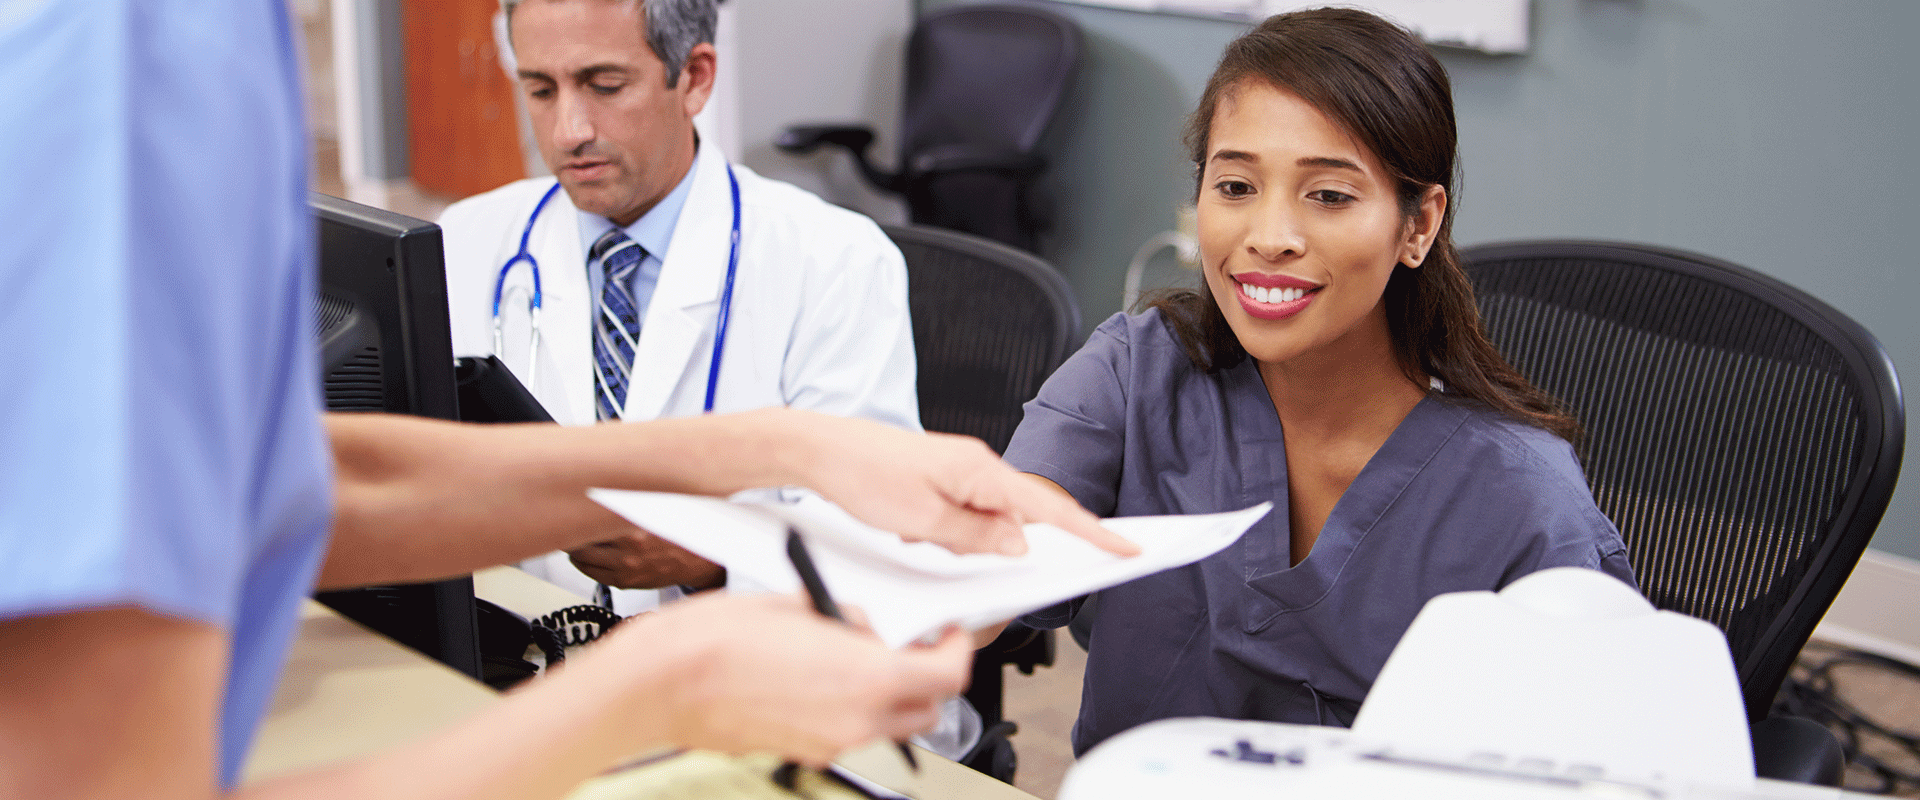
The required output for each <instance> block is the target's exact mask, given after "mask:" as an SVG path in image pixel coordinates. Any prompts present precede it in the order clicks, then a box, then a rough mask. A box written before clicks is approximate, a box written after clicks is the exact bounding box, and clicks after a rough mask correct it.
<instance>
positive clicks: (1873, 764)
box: [1774, 649, 1920, 794]
mask: <svg viewBox="0 0 1920 800" xmlns="http://www.w3.org/2000/svg"><path fill="white" fill-rule="evenodd" d="M1801 667H1802V668H1804V669H1805V674H1798V673H1799V670H1796V671H1795V672H1796V674H1795V675H1792V676H1789V677H1788V678H1787V681H1786V683H1785V685H1783V686H1782V687H1781V689H1780V695H1779V697H1778V698H1776V699H1775V701H1774V712H1775V713H1786V714H1792V715H1794V716H1800V717H1805V718H1807V719H1811V720H1813V721H1815V722H1818V723H1820V724H1822V725H1825V726H1827V728H1828V729H1829V730H1832V731H1833V732H1834V735H1836V736H1838V737H1839V739H1840V744H1841V746H1842V747H1844V748H1845V749H1846V755H1847V764H1848V765H1849V772H1850V774H1852V775H1856V776H1857V775H1859V774H1860V773H1862V772H1864V773H1867V774H1869V775H1871V776H1872V778H1873V779H1874V780H1878V781H1879V785H1877V786H1848V787H1847V788H1848V789H1849V790H1850V791H1861V792H1868V793H1873V794H1895V793H1899V792H1906V793H1914V792H1920V771H1916V770H1914V769H1909V768H1904V767H1902V766H1897V765H1895V764H1892V763H1888V760H1887V759H1886V758H1884V757H1882V756H1877V755H1875V754H1874V753H1873V752H1869V748H1868V747H1867V746H1866V745H1868V744H1869V743H1874V744H1877V745H1880V746H1878V747H1874V748H1871V749H1873V750H1878V751H1879V752H1881V753H1886V752H1887V751H1888V750H1898V751H1904V754H1905V756H1906V757H1907V758H1910V759H1912V760H1913V761H1914V763H1920V731H1914V730H1910V729H1902V728H1901V727H1898V726H1896V725H1895V724H1890V723H1888V722H1886V721H1883V720H1876V719H1874V718H1873V716H1872V715H1871V714H1869V713H1867V712H1866V711H1863V710H1861V709H1859V708H1856V707H1854V705H1853V704H1851V703H1849V702H1847V700H1846V698H1845V697H1844V696H1843V694H1844V693H1843V692H1842V691H1840V690H1839V689H1838V683H1839V680H1838V675H1836V673H1845V674H1848V676H1849V680H1850V681H1851V680H1858V678H1857V677H1855V675H1856V673H1854V671H1855V670H1865V671H1869V672H1879V673H1884V674H1885V675H1888V676H1892V677H1893V678H1894V679H1896V680H1902V681H1907V682H1911V683H1913V684H1914V685H1915V686H1916V690H1915V691H1916V693H1920V667H1916V666H1914V665H1912V664H1909V663H1907V662H1905V661H1900V660H1898V659H1894V658H1888V657H1886V656H1883V655H1880V654H1878V653H1870V652H1867V651H1864V650H1854V649H1840V650H1835V651H1832V652H1831V653H1830V654H1829V653H1826V652H1824V651H1821V652H1819V653H1817V654H1816V653H1802V654H1801ZM1906 724H1909V725H1910V724H1912V722H1911V721H1908V722H1907V723H1906Z"/></svg>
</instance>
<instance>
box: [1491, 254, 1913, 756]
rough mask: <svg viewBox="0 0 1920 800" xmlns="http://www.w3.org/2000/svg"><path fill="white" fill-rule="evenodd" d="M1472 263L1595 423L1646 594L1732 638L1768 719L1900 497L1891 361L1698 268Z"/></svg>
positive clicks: (1746, 284)
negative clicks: (1798, 658)
mask: <svg viewBox="0 0 1920 800" xmlns="http://www.w3.org/2000/svg"><path fill="white" fill-rule="evenodd" d="M1461 257H1462V261H1463V263H1464V265H1465V266H1466V268H1467V272H1468V274H1469V275H1470V276H1471V278H1472V280H1473V283H1474V285H1475V289H1476V291H1477V292H1478V298H1479V305H1480V310H1481V313H1482V315H1483V317H1484V320H1485V323H1486V326H1487V332H1488V335H1489V336H1490V337H1491V338H1492V339H1493V341H1494V344H1495V345H1496V346H1498V347H1499V349H1500V351H1501V352H1502V353H1503V354H1505V355H1506V357H1507V358H1508V360H1509V361H1511V362H1512V363H1513V365H1514V366H1515V367H1516V368H1518V369H1519V370H1520V372H1521V373H1522V374H1524V375H1526V376H1527V377H1528V378H1529V379H1530V380H1532V381H1533V382H1534V383H1535V384H1536V385H1538V386H1539V387H1540V388H1542V389H1544V390H1545V391H1547V392H1548V393H1550V394H1552V395H1554V396H1555V397H1558V398H1560V400H1561V401H1562V402H1564V403H1565V404H1566V405H1567V407H1568V409H1569V410H1570V411H1571V412H1572V413H1573V414H1574V415H1575V416H1576V417H1577V418H1578V419H1579V420H1580V421H1581V423H1582V424H1583V425H1585V427H1586V432H1587V436H1586V440H1585V441H1584V442H1583V443H1582V447H1581V451H1582V456H1583V459H1584V463H1585V466H1586V471H1587V479H1588V482H1589V483H1590V484H1591V485H1592V487H1593V491H1594V499H1595V500H1596V501H1597V502H1598V504H1599V506H1600V509H1601V510H1602V511H1604V512H1605V513H1606V514H1607V516H1608V517H1610V518H1611V519H1612V520H1613V521H1614V523H1615V524H1616V525H1618V526H1619V528H1620V532H1621V534H1622V535H1623V536H1624V537H1625V539H1626V543H1627V548H1628V552H1629V554H1630V556H1631V558H1632V561H1633V566H1634V570H1635V572H1636V574H1637V575H1638V577H1639V580H1640V584H1641V589H1642V590H1643V591H1644V592H1645V593H1646V595H1647V597H1648V599H1649V600H1651V601H1652V602H1653V604H1654V605H1656V606H1658V607H1660V608H1663V609H1668V610H1672V611H1678V612H1681V613H1684V614H1688V615H1691V616H1695V617H1699V618H1701V619H1704V620H1707V621H1709V622H1712V623H1713V624H1715V625H1717V626H1719V627H1720V629H1721V630H1722V631H1724V632H1725V633H1726V635H1727V643H1728V646H1729V647H1730V648H1731V650H1732V652H1733V657H1734V661H1735V665H1736V667H1737V668H1738V672H1739V676H1740V681H1741V688H1742V690H1743V692H1744V694H1745V696H1746V703H1747V711H1748V714H1749V716H1750V717H1751V718H1752V719H1753V720H1755V721H1757V720H1759V719H1762V718H1765V717H1766V715H1767V711H1768V709H1769V708H1770V706H1771V704H1772V700H1773V695H1774V693H1775V692H1776V691H1777V690H1778V688H1779V686H1780V683H1781V680H1782V679H1783V678H1784V677H1785V676H1786V673H1787V670H1788V669H1789V667H1791V665H1792V662H1793V659H1794V657H1795V655H1796V654H1797V653H1798V652H1799V650H1800V647H1801V646H1802V645H1804V644H1805V643H1806V640H1807V638H1808V637H1809V636H1810V635H1811V634H1812V631H1813V627H1814V625H1815V624H1816V623H1818V622H1819V620H1820V617H1821V616H1822V615H1823V614H1825V613H1826V610H1827V607H1828V605H1830V604H1831V603H1832V601H1833V597H1834V595H1836V594H1837V593H1838V592H1839V590H1840V587H1841V585H1842V584H1843V583H1844V582H1845V580H1846V577H1847V575H1848V574H1849V573H1850V572H1852V570H1853V567H1854V564H1855V563H1856V562H1857V561H1858V560H1859V557H1860V553H1861V551H1862V550H1863V549H1864V548H1865V547H1866V545H1867V541H1868V539H1870V538H1871V537H1872V535H1873V531H1874V528H1875V527H1876V526H1877V525H1878V523H1879V520H1880V516H1881V514H1882V513H1883V512H1884V511H1885V509H1886V505H1887V501H1888V499H1889V498H1890V496H1891V495H1892V492H1893V485H1894V480H1895V478H1896V477H1897V475H1898V472H1899V465H1900V456H1901V450H1902V447H1903V446H1904V441H1905V422H1904V420H1905V411H1904V407H1903V406H1902V403H1901V398H1900V390H1899V385H1898V383H1897V380H1896V378H1895V376H1894V372H1893V367H1892V363H1891V361H1890V360H1889V359H1888V358H1887V355H1886V352H1885V351H1884V350H1883V349H1882V348H1881V346H1880V344H1879V342H1878V341H1876V340H1875V339H1874V338H1873V336H1872V335H1871V334H1869V333H1867V331H1866V330H1865V329H1864V328H1861V327H1860V326H1859V325H1858V324H1856V323H1855V322H1853V321H1852V320H1851V319H1848V318H1847V317H1846V316H1844V315H1842V314H1841V313H1840V312H1838V311H1836V310H1834V309H1833V308H1831V307H1829V306H1827V305H1826V304H1824V303H1821V302H1820V301H1818V300H1815V299H1814V298H1812V297H1811V296H1809V295H1807V294H1805V293H1804V292H1801V291H1800V290H1798V289H1795V288H1793V287H1791V286H1788V285H1786V284H1784V283H1781V282H1779V281H1777V280H1774V279H1772V278H1768V277H1766V276H1764V275H1761V274H1759V273H1757V272H1754V271H1752V270H1749V269H1746V268H1744V267H1739V266H1736V265H1733V264H1729V263H1726V262H1722V261H1717V260H1714V259H1710V258H1705V257H1702V256H1698V255H1694V254H1690V253H1683V252H1678V251H1672V250H1664V249H1658V248H1652V247H1645V246H1638V245H1626V244H1614V243H1604V242H1518V243H1511V244H1500V245H1488V246H1482V247H1475V248H1470V249H1467V250H1464V251H1462V253H1461Z"/></svg>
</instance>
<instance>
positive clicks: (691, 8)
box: [500, 0, 720, 89]
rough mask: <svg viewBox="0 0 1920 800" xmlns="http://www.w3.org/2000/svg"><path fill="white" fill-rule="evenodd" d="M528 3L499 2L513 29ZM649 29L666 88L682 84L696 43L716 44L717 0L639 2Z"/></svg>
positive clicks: (509, 27) (650, 43)
mask: <svg viewBox="0 0 1920 800" xmlns="http://www.w3.org/2000/svg"><path fill="white" fill-rule="evenodd" d="M522 2H525V0H500V10H501V11H502V12H504V13H505V14H506V15H507V21H508V28H507V29H508V30H509V31H511V30H512V21H513V10H514V9H515V8H516V7H518V6H519V5H520V4H521V3H522ZM638 2H639V3H640V11H641V16H642V17H644V18H645V20H646V21H645V25H646V28H647V46H648V47H651V48H653V54H654V55H655V56H657V57H659V59H660V63H662V64H665V65H666V67H667V88H669V89H671V88H673V87H674V86H675V85H676V84H678V83H679V82H680V70H681V69H683V68H685V67H686V66H687V53H689V52H691V51H692V50H693V46H694V45H697V44H713V31H714V28H715V27H717V26H718V25H719V18H720V11H719V8H718V6H719V1H718V0H638Z"/></svg>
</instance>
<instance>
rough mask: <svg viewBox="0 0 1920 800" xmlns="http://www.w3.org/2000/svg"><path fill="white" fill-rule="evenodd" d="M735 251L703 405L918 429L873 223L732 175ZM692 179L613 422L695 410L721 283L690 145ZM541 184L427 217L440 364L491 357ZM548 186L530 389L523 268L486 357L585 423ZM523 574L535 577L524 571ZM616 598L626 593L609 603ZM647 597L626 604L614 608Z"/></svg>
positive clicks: (573, 279) (569, 578)
mask: <svg viewBox="0 0 1920 800" xmlns="http://www.w3.org/2000/svg"><path fill="white" fill-rule="evenodd" d="M733 171H734V174H735V175H736V176H737V178H738V180H739V182H740V202H741V221H740V229H741V242H740V261H739V269H738V274H737V276H736V278H735V282H734V294H733V305H732V312H731V321H730V322H729V323H728V331H727V336H726V343H725V347H726V350H725V353H724V355H723V356H722V358H721V367H720V385H719V389H718V392H717V393H716V397H715V403H714V411H715V412H716V413H725V412H730V411H744V410H748V409H754V408H764V407H767V406H791V407H794V408H804V409H810V410H814V411H820V412H823V413H828V414H834V415H838V416H847V417H864V418H868V419H873V420H878V421H880V422H885V423H889V424H892V425H896V426H899V427H902V428H907V429H911V430H919V405H918V401H917V399H916V395H915V393H914V378H915V375H914V355H913V328H912V324H911V322H910V320H909V318H908V316H907V273H906V265H905V263H904V261H903V260H902V258H901V256H900V251H899V249H898V248H896V247H894V245H893V242H892V241H891V240H889V239H888V238H887V237H886V234H884V233H883V232H881V230H880V228H879V226H877V225H875V224H874V223H873V221H872V220H870V219H868V218H866V217H864V216H861V215H859V214H856V213H854V212H851V211H847V210H845V209H842V208H838V207H835V206H832V205H830V204H828V203H826V202H825V201H823V200H821V199H820V198H818V197H816V196H814V195H812V194H809V193H807V192H805V191H803V190H801V189H799V188H797V187H794V186H792V185H790V184H786V183H781V182H779V181H773V180H768V179H766V178H762V177H760V176H759V175H756V174H754V173H753V171H752V170H749V169H747V168H745V167H741V166H737V165H736V166H735V167H734V169H733ZM693 176H694V177H693V185H692V186H691V188H690V191H689V193H688V195H687V200H686V206H685V207H684V209H683V210H682V211H681V213H680V218H679V221H678V222H677V223H676V224H675V226H674V229H673V238H672V240H671V243H670V244H669V245H668V248H667V253H666V255H665V257H664V258H663V259H662V260H663V266H662V268H661V271H660V281H659V284H658V286H657V287H656V288H655V290H654V293H653V297H652V299H651V300H650V301H649V302H648V304H647V313H646V318H645V320H644V321H643V323H642V327H641V331H640V341H639V345H638V348H637V349H636V350H635V353H634V374H633V380H632V382H631V384H630V386H629V388H628V394H627V401H626V409H625V413H624V414H623V415H622V417H621V418H622V419H624V420H628V421H638V420H650V419H658V418H663V417H676V416H690V415H697V414H700V413H701V411H702V406H703V403H704V400H705V394H706V390H707V374H708V369H709V366H710V364H711V358H712V354H713V339H714V330H715V327H716V325H715V320H716V319H717V317H718V314H719V307H720V298H721V294H722V289H723V288H724V283H725V279H726V271H727V256H728V241H729V238H730V233H731V230H732V223H733V205H732V200H731V197H730V194H731V191H730V189H729V186H728V181H727V170H726V161H725V158H724V157H723V156H722V155H721V154H720V153H719V151H718V150H716V149H715V148H713V147H711V146H710V145H707V144H704V143H703V144H701V145H700V147H699V150H698V152H697V153H696V155H695V158H694V164H693ZM553 184H554V179H553V178H535V179H528V180H522V181H517V182H514V183H511V184H508V185H506V186H503V187H501V188H499V189H495V190H493V191H490V192H487V193H485V194H480V195H476V196H474V197H470V198H467V199H465V200H462V201H460V202H458V203H455V204H453V205H452V206H450V207H448V208H447V210H446V212H445V213H444V214H443V215H442V216H441V217H440V221H439V222H440V226H441V229H442V236H443V244H444V248H445V252H446V265H447V302H448V305H449V307H450V317H451V322H452V326H453V347H454V354H455V355H460V356H468V355H472V356H484V355H488V354H492V353H493V314H492V300H493V290H494V283H495V280H496V278H497V276H498V275H499V273H500V267H501V266H502V265H503V264H505V263H506V262H507V259H509V258H511V257H512V256H513V255H514V254H515V253H516V252H517V251H518V249H519V242H520V237H521V234H522V232H523V231H524V230H525V229H526V224H527V218H528V215H530V214H531V213H532V212H533V207H534V205H535V203H537V202H538V201H539V199H540V196H541V195H542V194H544V193H545V192H546V191H547V189H548V188H550V187H552V186H553ZM580 213H583V212H580V211H578V210H577V209H575V208H574V207H573V204H572V203H571V202H569V201H568V199H567V194H566V192H565V191H564V190H563V191H561V192H559V193H558V194H556V195H555V196H554V198H553V200H552V201H550V202H549V203H548V204H547V207H546V208H545V209H544V210H543V211H542V212H541V214H540V217H539V220H538V221H537V222H536V223H535V224H534V227H533V233H532V236H531V238H530V239H529V244H528V250H529V252H531V253H532V255H533V256H534V258H535V259H537V260H538V261H539V264H540V268H541V269H540V280H541V288H542V289H543V291H544V297H543V304H542V310H541V316H540V344H539V352H538V353H534V354H532V355H531V358H533V359H537V360H538V368H537V371H536V372H535V373H534V377H535V379H534V380H533V381H531V382H529V381H527V376H528V374H529V373H528V367H529V357H530V356H529V353H528V352H527V349H528V346H529V343H530V328H529V326H528V320H527V303H526V295H525V294H515V292H517V291H518V292H524V290H525V289H526V288H528V287H529V286H530V285H531V282H532V275H531V270H529V269H527V268H526V266H525V264H524V262H522V263H520V264H516V265H515V266H514V269H513V270H512V272H511V273H510V274H509V275H508V279H507V283H506V286H507V291H508V294H509V297H508V299H507V300H505V301H503V302H502V304H501V314H502V317H503V322H504V332H503V336H502V344H503V349H504V350H505V352H504V353H499V354H498V355H499V356H500V357H501V360H502V361H504V362H505V363H506V364H507V366H508V367H509V368H511V369H512V370H513V371H514V373H515V375H517V376H519V377H520V379H521V380H522V382H526V383H528V388H529V389H530V390H531V391H532V392H533V395H534V397H536V398H537V399H539V401H540V403H541V404H542V405H544V406H546V408H547V411H548V412H549V413H551V414H552V415H553V417H554V419H555V420H557V421H559V422H560V423H562V424H570V425H585V424H591V423H593V422H594V400H593V391H594V389H593V346H592V339H591V336H592V330H593V327H592V326H593V309H594V298H592V297H590V296H589V294H590V290H589V288H588V282H587V270H586V256H585V253H584V252H583V251H582V246H581V241H580V228H579V220H578V217H577V215H578V214H580ZM556 555H557V556H558V557H557V558H552V557H550V558H548V559H546V560H545V561H546V564H547V569H546V570H545V571H546V572H547V575H546V576H545V577H547V578H548V579H549V580H552V581H554V582H556V583H559V584H561V585H563V586H567V587H568V588H571V589H574V590H575V591H582V590H583V589H584V590H588V591H590V589H591V586H592V582H591V581H589V580H587V579H586V577H585V576H584V575H581V574H580V573H579V572H578V571H577V570H574V569H573V568H572V565H571V564H570V563H568V562H567V560H566V558H565V555H564V554H556ZM533 571H535V572H539V571H540V570H539V569H537V568H536V569H534V570H533ZM621 594H627V593H621ZM647 605H651V603H650V602H649V601H647V600H645V599H643V598H642V597H640V596H636V595H629V596H628V597H626V598H623V599H621V600H620V602H619V608H620V610H621V612H622V613H630V611H629V609H630V608H632V607H645V606H647Z"/></svg>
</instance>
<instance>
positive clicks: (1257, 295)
mask: <svg viewBox="0 0 1920 800" xmlns="http://www.w3.org/2000/svg"><path fill="white" fill-rule="evenodd" d="M1233 281H1234V285H1235V286H1237V287H1238V288H1239V290H1240V291H1239V292H1238V293H1237V294H1236V295H1235V296H1236V297H1238V298H1239V300H1240V306H1241V308H1243V309H1245V310H1246V312H1247V315H1248V316H1252V317H1257V318H1259V319H1269V320H1277V319H1286V318H1287V317H1291V316H1293V315H1295V314H1298V313H1300V312H1301V311H1304V310H1306V308H1307V304H1309V303H1312V302H1313V298H1314V296H1315V295H1314V293H1315V292H1318V291H1320V285H1319V284H1317V283H1314V282H1313V281H1308V280H1302V279H1300V278H1295V277H1293V276H1291V275H1277V274H1270V273H1263V272H1241V273H1236V274H1235V275H1234V276H1233Z"/></svg>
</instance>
